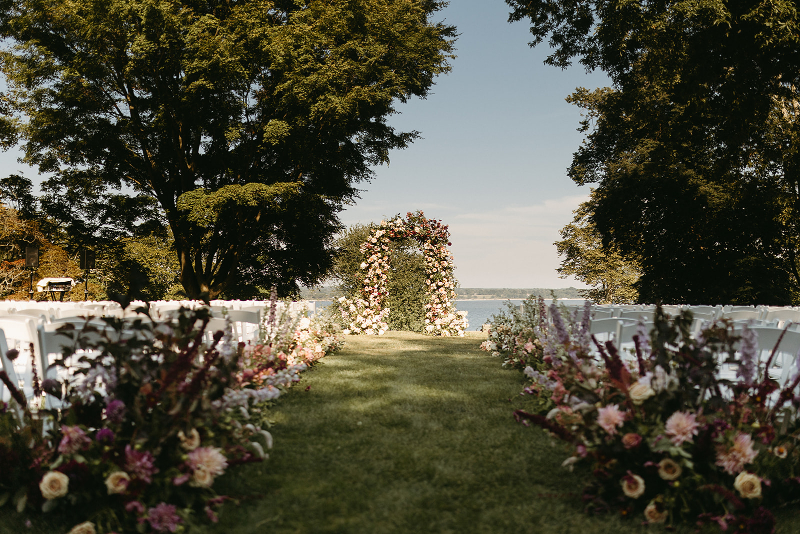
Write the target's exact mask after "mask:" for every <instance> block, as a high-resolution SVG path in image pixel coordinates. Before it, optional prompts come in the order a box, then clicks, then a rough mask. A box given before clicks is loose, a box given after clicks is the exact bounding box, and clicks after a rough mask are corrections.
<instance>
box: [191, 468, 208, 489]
mask: <svg viewBox="0 0 800 534" xmlns="http://www.w3.org/2000/svg"><path fill="white" fill-rule="evenodd" d="M213 483H214V475H212V474H211V473H210V472H209V471H208V470H206V469H196V470H195V472H194V473H192V481H191V482H190V483H189V485H190V486H194V487H196V488H210V487H211V485H212V484H213Z"/></svg>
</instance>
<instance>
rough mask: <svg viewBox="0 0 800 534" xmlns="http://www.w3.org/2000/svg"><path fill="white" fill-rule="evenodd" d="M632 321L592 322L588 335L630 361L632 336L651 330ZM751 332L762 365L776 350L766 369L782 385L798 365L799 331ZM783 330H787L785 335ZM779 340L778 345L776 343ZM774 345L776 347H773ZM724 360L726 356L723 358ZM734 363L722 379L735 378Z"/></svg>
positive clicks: (756, 329) (725, 369)
mask: <svg viewBox="0 0 800 534" xmlns="http://www.w3.org/2000/svg"><path fill="white" fill-rule="evenodd" d="M641 325H642V326H640V322H639V321H633V320H626V319H619V318H606V319H594V320H592V322H591V324H590V332H591V333H592V334H593V335H595V337H596V338H597V339H598V341H601V342H603V341H611V342H612V343H613V344H614V346H615V347H616V348H617V349H618V350H619V352H620V354H622V355H623V356H626V357H628V358H633V355H634V347H635V345H634V339H633V337H634V335H636V333H637V332H639V331H640V330H641V329H642V328H643V329H644V331H645V332H646V333H647V335H648V336H649V333H650V331H651V330H652V328H653V322H652V321H643V322H641ZM744 325H745V323H743V322H740V323H734V326H733V327H734V332H735V333H736V334H737V335H740V336H741V334H742V331H743V328H744ZM748 328H750V330H752V331H753V332H755V334H756V336H757V339H758V354H759V358H760V361H761V363H762V364H764V365H765V364H766V363H767V362H768V361H769V356H770V355H771V354H772V351H773V350H775V357H774V358H773V360H772V361H771V362H770V368H769V369H768V370H767V372H769V375H770V377H771V378H773V379H775V380H777V381H778V383H779V384H780V385H781V386H783V385H785V384H786V383H787V382H788V381H789V379H790V378H792V376H791V375H792V374H793V372H794V370H795V369H796V366H797V364H798V361H797V358H798V354H799V353H800V331H798V330H793V329H785V328H780V327H777V326H757V325H755V326H753V325H750V326H748ZM784 330H786V331H785V332H784ZM697 333H698V331H693V332H692V336H693V337H694V336H696V335H697ZM778 340H780V344H778ZM776 346H777V348H776ZM734 348H735V349H736V351H737V352H736V353H735V354H734V358H735V359H738V358H739V357H740V353H739V352H738V350H739V347H738V346H735V347H734ZM722 356H724V357H727V355H722ZM736 367H737V364H733V365H728V364H725V365H723V366H722V368H721V376H723V377H724V378H728V379H733V378H735V375H736Z"/></svg>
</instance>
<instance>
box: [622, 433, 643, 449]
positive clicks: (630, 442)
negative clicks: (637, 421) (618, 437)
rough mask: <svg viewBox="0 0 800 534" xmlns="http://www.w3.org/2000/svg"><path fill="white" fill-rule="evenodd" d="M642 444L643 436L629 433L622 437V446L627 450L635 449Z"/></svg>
mask: <svg viewBox="0 0 800 534" xmlns="http://www.w3.org/2000/svg"><path fill="white" fill-rule="evenodd" d="M641 442H642V436H640V435H639V434H636V433H634V432H628V433H627V434H625V435H624V436H622V445H623V446H624V447H625V448H626V449H635V448H636V447H638V446H639V444H640V443H641Z"/></svg>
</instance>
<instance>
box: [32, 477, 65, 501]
mask: <svg viewBox="0 0 800 534" xmlns="http://www.w3.org/2000/svg"><path fill="white" fill-rule="evenodd" d="M39 489H40V490H41V491H42V497H44V498H45V499H48V500H49V499H57V498H59V497H63V496H64V495H66V494H67V492H68V491H69V477H68V476H67V475H65V474H64V473H62V472H60V471H49V472H47V473H46V474H45V475H44V476H43V477H42V481H41V482H39Z"/></svg>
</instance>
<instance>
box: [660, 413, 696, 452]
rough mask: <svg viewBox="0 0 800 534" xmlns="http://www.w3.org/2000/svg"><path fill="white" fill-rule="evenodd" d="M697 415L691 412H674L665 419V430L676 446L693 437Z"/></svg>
mask: <svg viewBox="0 0 800 534" xmlns="http://www.w3.org/2000/svg"><path fill="white" fill-rule="evenodd" d="M699 426H700V425H699V424H697V416H696V415H695V414H693V413H686V412H675V413H673V414H672V415H670V416H669V419H667V424H666V430H667V436H669V439H670V441H672V443H674V444H675V445H677V446H681V445H682V444H683V443H685V442H687V441H689V442H691V441H692V440H693V439H694V436H696V435H697V428H698V427H699Z"/></svg>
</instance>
